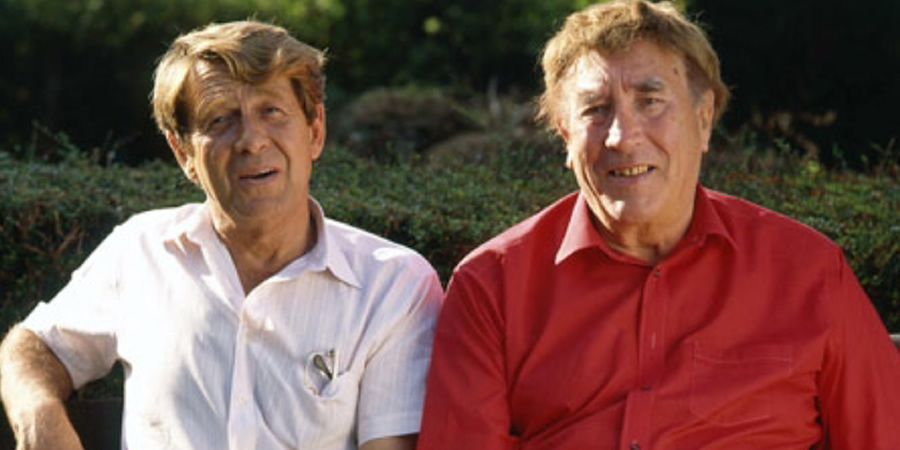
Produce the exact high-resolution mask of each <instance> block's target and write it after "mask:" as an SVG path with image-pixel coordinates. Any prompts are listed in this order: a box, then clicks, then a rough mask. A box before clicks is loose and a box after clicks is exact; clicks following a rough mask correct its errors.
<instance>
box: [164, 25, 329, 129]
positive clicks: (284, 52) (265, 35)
mask: <svg viewBox="0 0 900 450" xmlns="http://www.w3.org/2000/svg"><path fill="white" fill-rule="evenodd" d="M201 61H203V62H207V63H211V64H216V65H220V66H221V67H223V68H224V69H225V70H227V71H228V73H230V74H231V76H232V77H233V78H234V79H235V80H238V81H242V82H245V83H249V84H254V85H257V84H261V83H265V82H266V81H268V80H270V79H271V78H272V77H274V76H279V75H287V76H288V78H290V81H291V86H292V87H293V89H294V94H295V95H296V96H297V100H298V101H299V103H300V106H301V107H302V108H303V112H304V113H305V114H306V120H307V121H308V122H310V123H312V121H313V120H314V119H315V118H316V115H317V112H316V106H317V105H318V104H321V103H323V102H324V101H325V74H324V73H323V67H324V65H325V55H324V54H323V52H321V51H320V50H317V49H315V48H313V47H311V46H309V45H307V44H304V43H302V42H300V41H298V40H297V39H294V38H293V37H292V36H291V35H290V34H289V33H288V32H287V31H286V30H285V29H284V28H281V27H278V26H275V25H271V24H267V23H262V22H257V21H255V20H247V21H239V22H230V23H224V24H211V25H208V26H206V27H204V28H202V29H198V30H194V31H191V32H190V33H187V34H183V35H181V36H179V37H178V38H177V39H175V41H174V42H173V43H172V45H171V46H170V47H169V49H168V51H167V52H166V53H165V54H164V55H163V56H162V58H161V59H160V61H159V65H157V67H156V73H155V74H154V77H153V79H154V84H153V93H152V95H151V98H152V104H153V116H154V118H155V119H156V124H157V126H158V127H159V129H160V131H161V132H163V134H166V135H172V136H174V137H176V138H178V139H179V140H182V141H183V140H184V139H185V137H186V136H187V134H188V132H189V131H190V125H191V124H190V123H189V120H190V114H189V109H188V103H187V102H188V96H187V95H186V86H187V84H188V82H189V80H190V79H191V77H192V76H191V73H192V69H193V68H194V66H195V64H197V63H198V62H201Z"/></svg>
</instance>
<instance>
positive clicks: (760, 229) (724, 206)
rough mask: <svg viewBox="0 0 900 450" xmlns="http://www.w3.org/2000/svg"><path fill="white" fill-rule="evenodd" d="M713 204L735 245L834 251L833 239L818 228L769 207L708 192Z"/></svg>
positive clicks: (723, 194)
mask: <svg viewBox="0 0 900 450" xmlns="http://www.w3.org/2000/svg"><path fill="white" fill-rule="evenodd" d="M707 195H708V197H709V200H710V203H711V204H712V205H713V208H714V209H715V210H716V213H717V214H718V216H719V218H720V219H721V220H722V223H723V225H724V226H725V228H726V229H727V230H728V232H729V234H730V235H731V237H732V238H733V239H735V241H736V242H737V243H738V245H739V246H740V244H742V243H743V244H745V245H756V246H759V245H763V244H773V243H777V245H778V246H780V247H781V246H783V247H785V248H805V249H807V250H813V249H820V250H825V251H829V252H830V251H833V250H834V249H836V248H837V244H835V243H834V242H833V241H832V240H831V239H830V238H828V237H827V236H825V235H824V234H823V233H822V232H820V231H818V230H816V229H815V228H813V227H811V226H809V225H807V224H805V223H803V222H800V221H799V220H797V219H794V218H791V217H788V216H787V215H785V214H782V213H779V212H777V211H774V210H772V209H769V208H767V207H765V206H762V205H759V204H756V203H754V202H751V201H749V200H746V199H743V198H740V197H735V196H732V195H729V194H725V193H722V192H717V191H712V190H707Z"/></svg>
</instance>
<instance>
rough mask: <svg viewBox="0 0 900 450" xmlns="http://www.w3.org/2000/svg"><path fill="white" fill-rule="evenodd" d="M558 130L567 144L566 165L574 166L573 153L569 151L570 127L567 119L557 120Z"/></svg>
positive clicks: (568, 166)
mask: <svg viewBox="0 0 900 450" xmlns="http://www.w3.org/2000/svg"><path fill="white" fill-rule="evenodd" d="M556 131H557V132H558V133H559V137H560V138H562V140H563V144H565V146H566V167H567V168H569V169H571V168H572V153H571V152H569V128H568V126H566V123H565V121H563V120H557V121H556Z"/></svg>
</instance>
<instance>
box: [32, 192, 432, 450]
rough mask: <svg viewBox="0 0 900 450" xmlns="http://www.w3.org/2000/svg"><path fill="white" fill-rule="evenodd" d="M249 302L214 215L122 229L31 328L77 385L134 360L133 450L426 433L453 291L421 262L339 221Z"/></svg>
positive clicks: (353, 442) (128, 435)
mask: <svg viewBox="0 0 900 450" xmlns="http://www.w3.org/2000/svg"><path fill="white" fill-rule="evenodd" d="M310 206H311V208H310V209H311V211H312V216H313V218H314V222H315V225H316V230H317V234H318V239H317V242H316V244H315V246H314V247H313V249H312V250H311V251H310V252H308V253H307V254H305V255H303V256H302V257H300V258H298V259H297V260H296V261H294V262H293V263H291V264H290V265H288V266H287V267H285V268H284V269H283V270H282V271H281V272H279V273H278V274H276V275H274V276H272V277H271V278H269V279H268V280H266V281H264V282H263V283H261V284H260V285H259V286H257V287H256V288H255V289H253V291H251V292H250V293H249V294H248V295H246V296H245V295H244V292H243V288H242V286H241V283H240V280H239V279H238V275H237V272H236V270H235V267H234V264H233V263H232V261H231V258H230V255H229V253H228V250H227V249H226V248H225V246H224V244H223V243H222V242H221V241H220V240H219V238H218V237H217V235H216V233H215V231H214V230H213V227H212V222H211V220H210V218H209V210H208V207H207V206H206V205H200V204H190V205H185V206H182V207H179V208H173V209H165V210H157V211H151V212H146V213H142V214H139V215H137V216H135V217H133V218H131V219H130V220H128V221H127V222H126V223H124V224H123V225H121V226H119V227H117V228H116V229H115V230H114V231H113V232H112V233H111V234H110V236H109V237H107V238H106V240H105V241H104V242H103V243H102V244H101V245H100V246H99V247H98V248H97V250H95V251H94V253H92V254H91V256H90V257H89V258H88V259H87V260H86V261H85V263H84V264H83V265H82V266H81V267H80V268H79V269H78V270H77V271H76V272H75V273H74V274H73V277H72V280H71V281H70V282H69V284H68V285H67V286H66V287H65V288H64V289H63V290H62V291H60V293H59V294H58V295H57V296H56V297H55V298H54V299H53V300H52V301H51V302H50V303H41V304H39V305H38V307H37V308H35V310H34V311H33V312H32V313H31V314H30V316H29V317H28V318H27V319H26V321H25V322H24V325H25V326H26V327H27V328H29V329H31V330H32V331H34V332H35V333H37V334H38V335H39V336H40V337H41V338H42V339H43V340H44V341H45V342H46V343H47V344H48V345H49V346H50V348H51V349H52V350H53V352H54V353H55V354H56V355H57V356H58V357H59V359H60V360H61V361H62V362H63V364H64V365H65V366H66V368H67V369H68V370H69V373H70V374H71V376H72V379H73V381H74V383H75V386H76V387H79V386H81V385H83V384H85V383H86V382H88V381H90V380H93V379H96V378H99V377H101V376H103V375H104V374H106V373H108V371H109V370H110V369H111V367H112V365H113V364H114V363H115V361H116V360H121V361H122V363H123V365H124V368H125V375H126V382H125V402H124V403H125V406H124V418H123V421H124V423H123V433H122V434H123V448H128V449H132V450H135V449H148V450H160V449H240V450H247V449H288V448H291V449H352V448H356V447H357V446H358V444H359V443H363V442H365V441H367V440H370V439H373V438H377V437H384V436H396V435H403V434H410V433H416V432H418V430H419V423H420V420H421V410H422V399H423V392H424V386H425V377H426V373H427V370H428V364H429V360H430V356H431V341H432V330H433V326H434V322H435V318H436V316H437V313H438V310H439V305H440V298H441V287H440V282H439V280H438V278H437V275H436V274H435V272H434V270H433V269H432V268H431V266H430V265H429V264H428V262H426V261H425V260H424V259H423V258H422V257H421V256H419V255H418V254H416V253H415V252H413V251H411V250H409V249H407V248H404V247H401V246H399V245H397V244H393V243H391V242H389V241H386V240H384V239H381V238H379V237H376V236H374V235H372V234H369V233H366V232H364V231H361V230H358V229H356V228H353V227H350V226H348V225H345V224H341V223H338V222H335V221H332V220H329V219H326V218H325V217H324V215H323V213H322V210H321V207H320V206H319V205H318V203H316V202H315V201H313V200H311V201H310Z"/></svg>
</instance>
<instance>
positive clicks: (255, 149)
mask: <svg viewBox="0 0 900 450" xmlns="http://www.w3.org/2000/svg"><path fill="white" fill-rule="evenodd" d="M187 94H188V102H187V103H188V109H189V123H190V130H189V131H188V134H187V138H186V139H185V142H183V143H179V142H178V141H176V140H174V139H172V138H170V139H169V142H170V145H171V146H172V148H173V150H174V152H175V156H176V158H177V159H178V162H179V164H180V165H181V167H182V169H183V170H184V172H185V174H186V175H187V176H188V178H190V179H191V180H192V181H194V182H195V183H197V184H199V185H200V187H201V188H203V191H204V192H206V195H207V198H208V199H209V201H210V204H211V205H212V209H213V218H214V220H215V221H216V224H217V226H218V225H220V224H223V223H229V224H233V225H240V224H249V223H254V222H259V221H269V222H271V221H273V220H274V221H275V222H277V221H279V220H280V219H286V218H289V217H290V216H291V215H292V214H299V213H301V212H305V211H306V204H307V203H306V202H307V195H308V188H309V180H310V175H311V173H312V163H313V161H314V160H316V159H317V158H318V157H319V155H320V154H321V152H322V146H323V144H324V139H325V125H324V114H325V111H324V108H323V107H322V106H321V105H319V107H318V109H317V111H318V114H317V117H316V118H315V119H314V120H313V121H312V123H309V122H308V121H307V118H306V115H305V114H304V113H303V109H302V107H301V105H300V103H299V101H298V100H297V97H296V96H295V94H294V90H293V89H292V87H291V83H290V80H289V79H288V78H287V76H284V75H282V76H275V77H273V78H272V79H270V80H268V81H267V82H265V83H263V84H259V85H250V84H246V83H243V82H240V81H236V80H234V79H232V78H231V76H230V75H229V74H228V72H226V71H224V70H222V69H221V68H220V67H218V66H216V65H213V64H208V63H200V64H198V65H197V67H196V68H195V73H194V74H193V76H192V78H191V80H190V82H189V84H188V90H187ZM223 221H224V222H223Z"/></svg>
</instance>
